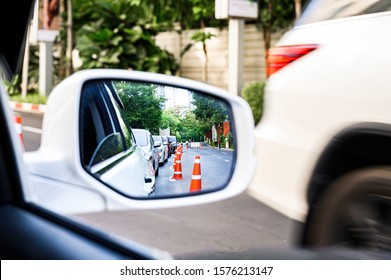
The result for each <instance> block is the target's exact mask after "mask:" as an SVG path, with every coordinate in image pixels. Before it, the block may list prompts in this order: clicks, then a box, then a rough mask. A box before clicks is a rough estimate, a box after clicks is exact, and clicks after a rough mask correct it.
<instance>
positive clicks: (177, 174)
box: [170, 152, 185, 181]
mask: <svg viewBox="0 0 391 280" xmlns="http://www.w3.org/2000/svg"><path fill="white" fill-rule="evenodd" d="M183 179H185V178H183V177H182V163H181V154H180V153H178V152H177V153H176V154H175V166H174V175H173V176H172V177H171V178H170V180H172V181H176V180H183Z"/></svg>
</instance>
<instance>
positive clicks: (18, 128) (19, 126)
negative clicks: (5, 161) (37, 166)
mask: <svg viewBox="0 0 391 280" xmlns="http://www.w3.org/2000/svg"><path fill="white" fill-rule="evenodd" d="M14 122H15V130H16V133H17V134H18V137H19V140H20V145H21V148H22V152H24V141H23V132H22V117H21V116H14Z"/></svg>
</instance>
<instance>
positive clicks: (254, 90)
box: [241, 82, 265, 124]
mask: <svg viewBox="0 0 391 280" xmlns="http://www.w3.org/2000/svg"><path fill="white" fill-rule="evenodd" d="M264 88H265V83H263V82H253V83H251V84H249V85H247V86H245V87H244V88H243V89H242V92H241V95H242V97H243V98H244V99H245V100H246V101H247V102H248V104H249V105H250V107H251V110H252V112H253V117H254V123H255V124H257V123H258V122H259V121H260V119H261V117H262V113H263V94H264Z"/></svg>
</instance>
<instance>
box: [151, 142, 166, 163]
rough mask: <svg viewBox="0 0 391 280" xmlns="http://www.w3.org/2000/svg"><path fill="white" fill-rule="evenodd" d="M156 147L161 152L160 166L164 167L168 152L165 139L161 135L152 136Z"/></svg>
mask: <svg viewBox="0 0 391 280" xmlns="http://www.w3.org/2000/svg"><path fill="white" fill-rule="evenodd" d="M152 138H153V141H154V143H155V147H156V149H157V150H158V152H159V165H160V166H163V165H164V163H165V162H166V159H167V152H166V150H165V149H164V144H163V139H162V137H161V136H160V135H152Z"/></svg>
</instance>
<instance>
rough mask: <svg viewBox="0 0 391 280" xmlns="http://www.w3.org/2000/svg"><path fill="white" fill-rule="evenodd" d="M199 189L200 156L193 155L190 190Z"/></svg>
mask: <svg viewBox="0 0 391 280" xmlns="http://www.w3.org/2000/svg"><path fill="white" fill-rule="evenodd" d="M200 190H201V158H200V156H195V159H194V167H193V175H192V176H191V184H190V192H198V191H200Z"/></svg>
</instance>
